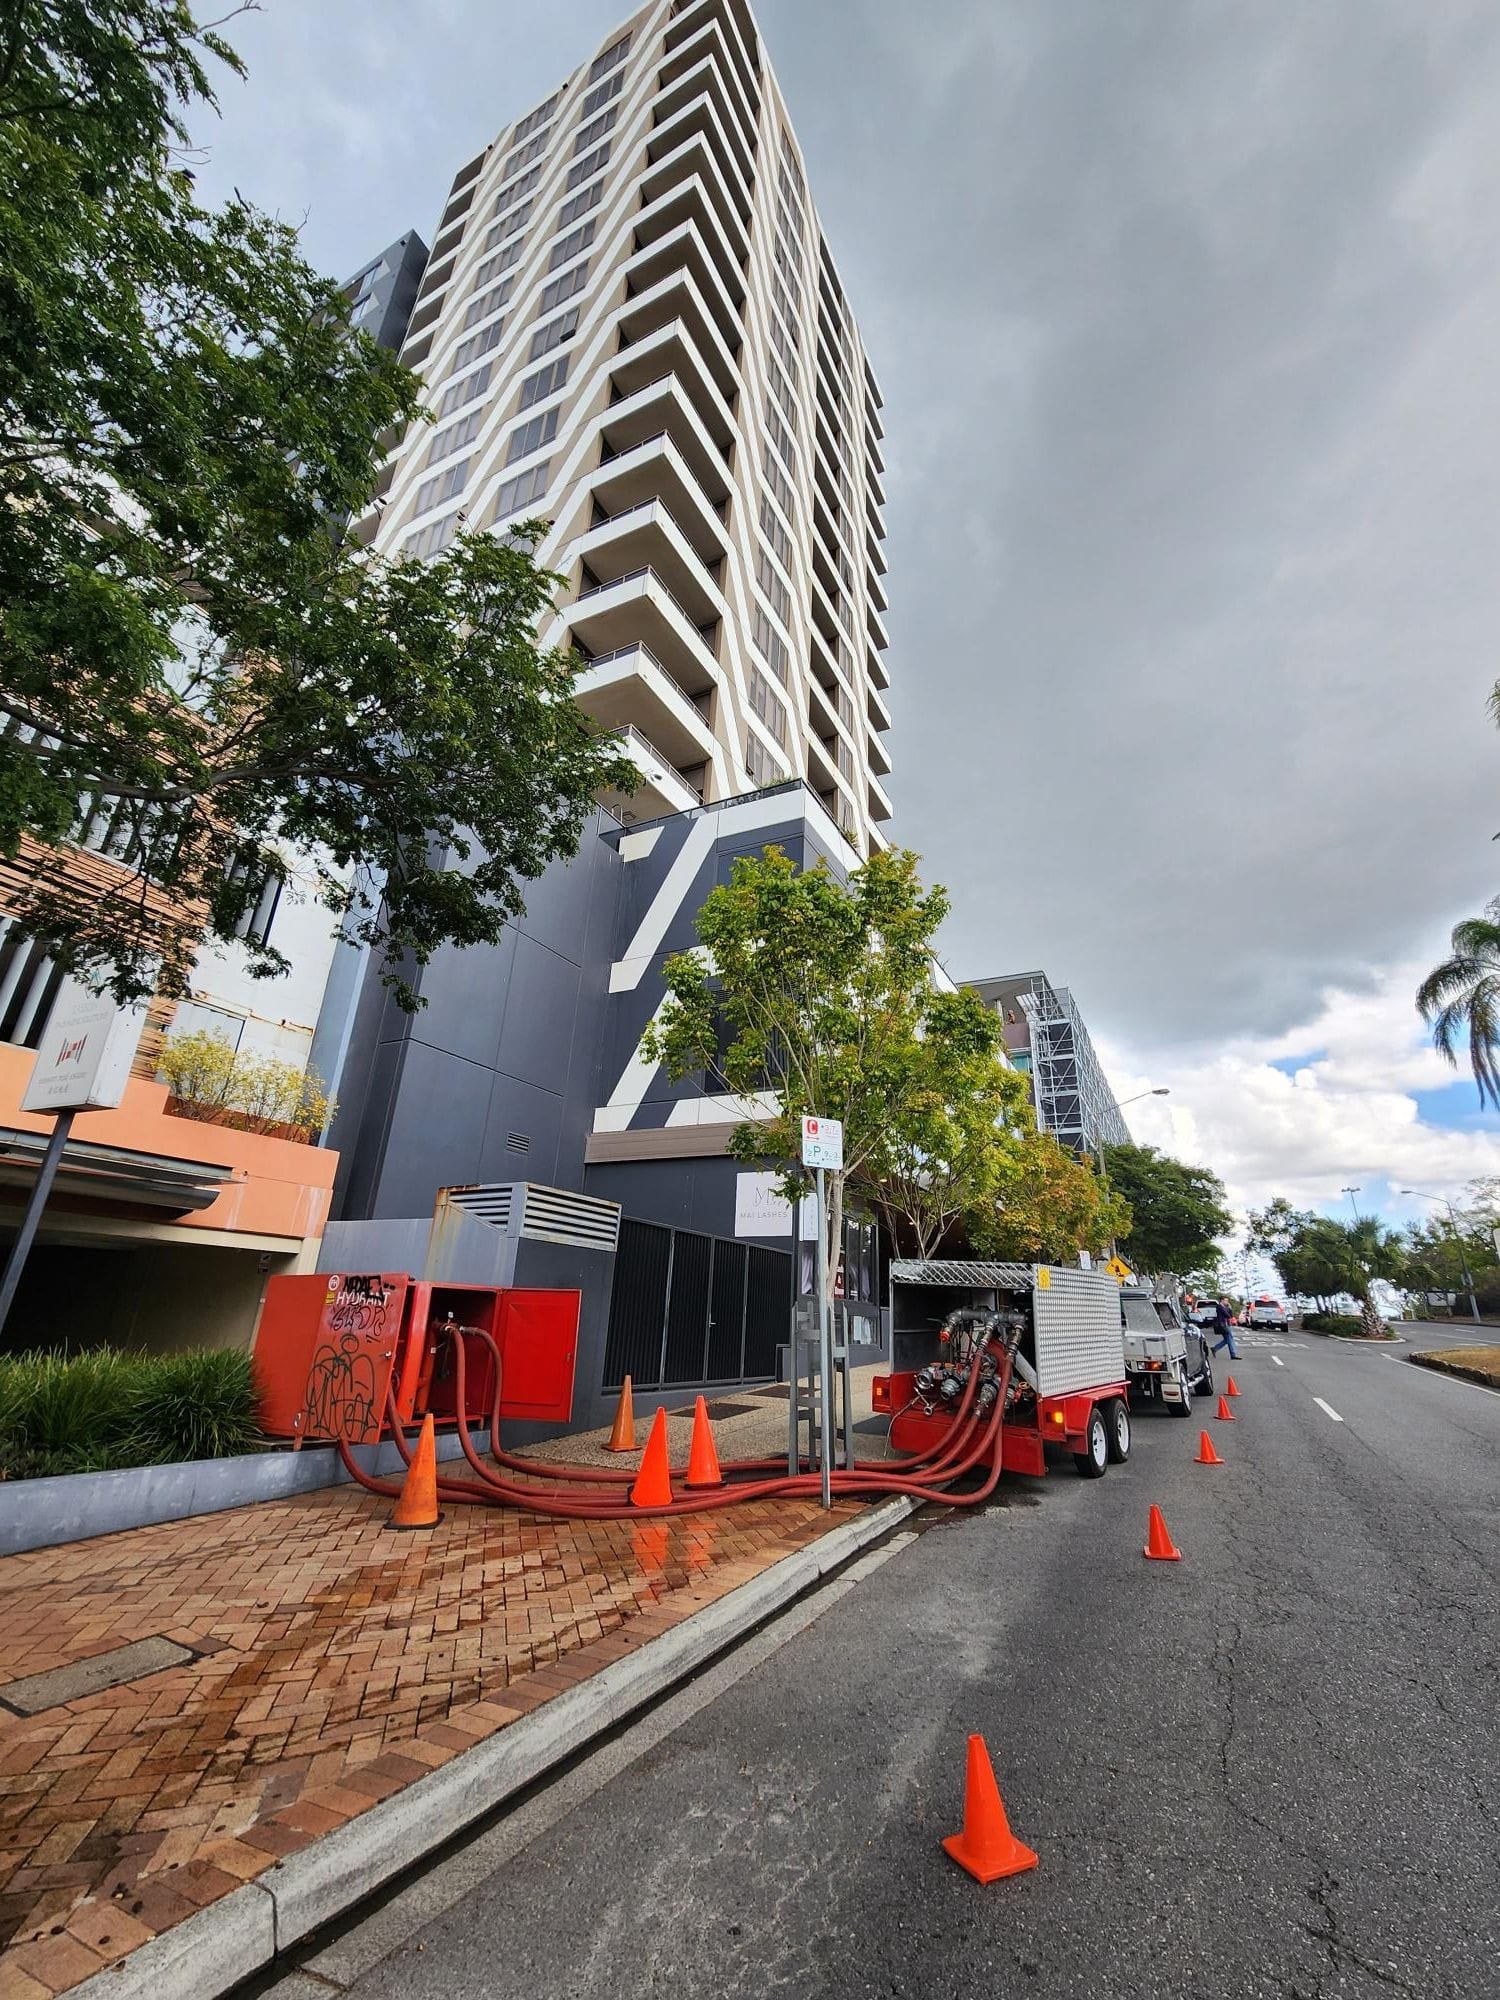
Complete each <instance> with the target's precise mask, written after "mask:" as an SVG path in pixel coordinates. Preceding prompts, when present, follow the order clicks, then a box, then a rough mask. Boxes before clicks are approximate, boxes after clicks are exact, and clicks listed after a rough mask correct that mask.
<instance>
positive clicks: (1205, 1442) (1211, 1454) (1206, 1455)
mask: <svg viewBox="0 0 1500 2000" xmlns="http://www.w3.org/2000/svg"><path fill="white" fill-rule="evenodd" d="M1193 1463H1194V1465H1222V1464H1223V1463H1224V1461H1223V1459H1222V1458H1220V1456H1219V1454H1218V1453H1217V1452H1216V1451H1215V1450H1214V1441H1213V1439H1212V1438H1211V1437H1210V1436H1209V1434H1208V1432H1207V1431H1199V1433H1198V1456H1197V1457H1196V1458H1195V1459H1194V1460H1193Z"/></svg>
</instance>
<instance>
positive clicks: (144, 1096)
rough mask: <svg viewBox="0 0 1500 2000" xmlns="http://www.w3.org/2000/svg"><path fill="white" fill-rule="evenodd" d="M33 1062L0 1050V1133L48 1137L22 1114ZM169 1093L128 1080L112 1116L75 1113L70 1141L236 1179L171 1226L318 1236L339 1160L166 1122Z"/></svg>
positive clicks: (213, 1128) (43, 1124) (252, 1136)
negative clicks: (221, 1171)
mask: <svg viewBox="0 0 1500 2000" xmlns="http://www.w3.org/2000/svg"><path fill="white" fill-rule="evenodd" d="M35 1060H36V1056H35V1053H34V1051H32V1050H31V1049H18V1048H14V1047H11V1046H10V1045H8V1044H0V1125H10V1126H14V1127H17V1128H19V1129H20V1130H21V1131H26V1132H48V1131H50V1130H51V1128H52V1121H51V1119H50V1118H38V1117H36V1116H35V1115H34V1114H32V1113H30V1112H25V1111H22V1110H21V1109H20V1102H21V1093H22V1092H23V1091H24V1089H25V1088H26V1084H27V1080H28V1079H29V1077H30V1075H31V1069H32V1064H33V1063H34V1062H35ZM166 1104H167V1087H166V1085H165V1084H163V1083H148V1082H147V1081H146V1080H145V1079H144V1078H142V1077H132V1078H131V1079H130V1082H129V1083H128V1084H127V1085H126V1087H125V1097H124V1101H123V1103H121V1104H120V1106H119V1107H118V1109H117V1110H114V1111H80V1112H79V1114H78V1116H77V1117H76V1118H75V1119H74V1120H73V1131H72V1135H71V1136H72V1137H73V1138H74V1139H80V1140H83V1141H85V1142H87V1143H89V1144H92V1145H96V1146H119V1147H122V1148H128V1149H129V1150H130V1151H131V1152H136V1153H158V1154H161V1155H163V1156H164V1157H167V1158H170V1159H175V1160H202V1161H207V1162H211V1163H212V1164H213V1165H215V1166H220V1167H229V1168H231V1169H232V1170H233V1173H234V1179H233V1181H232V1182H231V1183H230V1184H229V1185H228V1186H227V1187H226V1188H225V1189H224V1191H223V1192H222V1193H221V1194H220V1195H219V1196H218V1197H217V1199H216V1200H215V1201H214V1202H213V1203H212V1204H211V1206H209V1207H208V1208H203V1209H199V1210H197V1211H196V1212H195V1213H192V1214H189V1215H182V1216H176V1217H174V1218H173V1221H174V1222H176V1223H177V1224H178V1225H179V1226H182V1227H186V1228H190V1229H203V1230H207V1231H209V1232H212V1231H214V1230H225V1229H232V1230H244V1231H246V1232H249V1233H252V1234H255V1235H260V1236H286V1237H294V1238H299V1239H300V1238H302V1237H306V1236H321V1235H322V1234H323V1228H324V1225H325V1223H326V1222H327V1220H328V1209H329V1204H330V1202H331V1200H332V1195H333V1176H334V1172H335V1170H336V1168H337V1166H338V1161H339V1156H338V1154H337V1153H335V1152H332V1151H330V1150H329V1149H328V1148H326V1147H322V1146H299V1145H297V1144H296V1143H295V1142H294V1141H293V1140H290V1139H266V1138H262V1137H261V1135H260V1134H259V1133H257V1132H235V1131H232V1130H231V1129H230V1128H229V1127H228V1126H224V1125H206V1124H203V1123H202V1122H201V1121H200V1120H198V1119H196V1118H174V1117H171V1116H169V1115H168V1112H167V1109H166Z"/></svg>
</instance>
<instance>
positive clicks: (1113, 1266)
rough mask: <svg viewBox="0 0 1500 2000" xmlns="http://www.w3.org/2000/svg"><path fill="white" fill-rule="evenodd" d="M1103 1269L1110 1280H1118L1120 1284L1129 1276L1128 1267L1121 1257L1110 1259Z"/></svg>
mask: <svg viewBox="0 0 1500 2000" xmlns="http://www.w3.org/2000/svg"><path fill="white" fill-rule="evenodd" d="M1104 1268H1105V1270H1106V1271H1108V1273H1109V1275H1110V1276H1111V1277H1112V1278H1118V1279H1119V1280H1120V1282H1121V1283H1122V1284H1123V1283H1124V1281H1125V1280H1126V1279H1127V1278H1128V1277H1129V1276H1130V1266H1129V1265H1128V1264H1127V1263H1126V1262H1125V1259H1124V1258H1123V1257H1111V1258H1110V1260H1109V1262H1108V1263H1107V1264H1106V1265H1105V1267H1104Z"/></svg>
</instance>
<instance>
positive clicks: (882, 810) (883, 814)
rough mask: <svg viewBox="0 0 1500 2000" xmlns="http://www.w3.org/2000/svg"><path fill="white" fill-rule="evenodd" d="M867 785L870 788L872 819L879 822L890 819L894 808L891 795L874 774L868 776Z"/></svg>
mask: <svg viewBox="0 0 1500 2000" xmlns="http://www.w3.org/2000/svg"><path fill="white" fill-rule="evenodd" d="M866 783H867V784H868V785H869V788H870V817H871V819H873V820H875V821H877V822H878V821H880V820H886V819H889V818H890V817H891V813H892V810H893V808H892V806H891V800H890V794H889V793H888V792H887V791H886V789H885V786H884V785H882V784H881V782H880V780H879V779H878V778H877V777H876V776H875V774H874V773H873V772H871V773H869V775H868V776H867V778H866Z"/></svg>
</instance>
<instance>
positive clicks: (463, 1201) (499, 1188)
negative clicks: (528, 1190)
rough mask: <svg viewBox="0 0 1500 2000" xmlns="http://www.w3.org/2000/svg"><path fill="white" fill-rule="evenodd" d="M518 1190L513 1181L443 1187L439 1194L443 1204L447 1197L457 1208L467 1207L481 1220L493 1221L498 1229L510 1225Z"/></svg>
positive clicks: (439, 1201) (471, 1213)
mask: <svg viewBox="0 0 1500 2000" xmlns="http://www.w3.org/2000/svg"><path fill="white" fill-rule="evenodd" d="M515 1192H516V1183H515V1182H513V1181H505V1182H497V1183H492V1184H491V1185H489V1186H487V1187H483V1186H482V1187H456V1188H443V1189H441V1190H440V1191H439V1194H438V1203H439V1206H441V1204H442V1202H443V1200H444V1199H445V1198H446V1199H447V1200H448V1201H450V1202H451V1203H452V1204H453V1206H454V1207H455V1208H462V1209H466V1210H467V1211H468V1213H469V1214H470V1215H472V1216H476V1217H477V1218H478V1219H479V1221H481V1222H492V1223H493V1224H494V1225H495V1227H496V1228H497V1229H508V1228H509V1227H510V1211H511V1204H512V1200H513V1198H514V1196H515Z"/></svg>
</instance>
